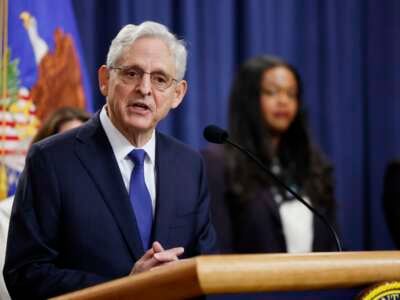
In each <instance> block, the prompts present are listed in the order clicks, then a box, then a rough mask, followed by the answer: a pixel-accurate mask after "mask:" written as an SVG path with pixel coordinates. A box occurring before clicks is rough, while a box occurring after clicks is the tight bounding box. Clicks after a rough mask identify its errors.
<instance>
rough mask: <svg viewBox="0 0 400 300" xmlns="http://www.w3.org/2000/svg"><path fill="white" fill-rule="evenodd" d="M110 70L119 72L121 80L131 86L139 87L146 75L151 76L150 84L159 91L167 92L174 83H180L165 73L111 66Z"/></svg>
mask: <svg viewBox="0 0 400 300" xmlns="http://www.w3.org/2000/svg"><path fill="white" fill-rule="evenodd" d="M109 68H110V69H113V70H118V71H119V72H118V75H119V77H120V78H121V80H122V81H123V82H124V83H126V84H129V85H137V84H139V83H140V82H142V80H143V76H144V74H149V75H150V82H151V85H152V86H153V87H154V88H156V89H157V90H160V91H165V90H166V89H168V88H169V87H170V86H171V85H172V82H174V81H176V82H177V81H178V80H176V79H175V78H173V77H172V76H170V75H168V74H165V73H163V72H151V73H149V72H145V71H143V70H142V69H140V68H135V67H114V66H111V67H109Z"/></svg>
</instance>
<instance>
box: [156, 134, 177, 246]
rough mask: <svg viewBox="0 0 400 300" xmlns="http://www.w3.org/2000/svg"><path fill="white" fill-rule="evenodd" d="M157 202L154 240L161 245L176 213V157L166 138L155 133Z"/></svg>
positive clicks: (165, 239)
mask: <svg viewBox="0 0 400 300" xmlns="http://www.w3.org/2000/svg"><path fill="white" fill-rule="evenodd" d="M156 143H157V144H156V171H157V201H156V203H157V204H156V214H155V222H154V230H153V236H154V240H157V241H159V242H160V243H161V244H166V243H167V241H168V232H169V226H170V223H171V221H172V220H173V218H174V212H175V211H176V209H175V207H176V193H178V192H179V191H176V190H175V188H174V185H173V183H174V182H175V180H176V174H175V168H174V165H175V164H176V155H174V151H173V149H172V148H171V143H168V140H167V138H166V137H165V136H164V135H162V134H160V133H157V140H156Z"/></svg>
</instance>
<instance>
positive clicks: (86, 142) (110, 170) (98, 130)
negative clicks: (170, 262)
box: [76, 114, 144, 259]
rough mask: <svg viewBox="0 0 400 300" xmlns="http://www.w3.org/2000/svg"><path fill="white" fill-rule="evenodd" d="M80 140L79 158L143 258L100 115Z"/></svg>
mask: <svg viewBox="0 0 400 300" xmlns="http://www.w3.org/2000/svg"><path fill="white" fill-rule="evenodd" d="M77 139H78V141H77V146H76V153H77V155H78V157H79V159H80V160H81V162H82V164H83V165H85V167H86V169H87V171H88V173H89V174H90V176H91V177H92V179H93V181H94V182H95V184H96V186H97V188H98V189H99V191H100V193H101V195H102V196H103V199H104V201H105V203H106V205H107V207H108V208H109V209H110V211H111V213H112V215H113V217H114V219H115V221H116V223H117V225H118V227H119V229H120V231H121V233H122V236H123V237H124V239H125V241H126V243H127V244H128V248H129V249H130V251H131V253H132V255H133V256H134V257H135V258H136V259H139V258H140V257H141V256H142V255H143V254H144V250H143V246H142V242H141V239H140V234H139V232H138V227H137V225H136V218H135V214H134V213H133V210H132V207H131V205H130V201H129V195H128V192H127V191H126V188H125V186H124V183H123V179H122V175H121V172H120V170H119V167H118V163H117V161H116V159H115V156H114V153H113V151H112V147H111V145H110V143H109V141H108V138H107V136H106V134H105V132H104V130H103V128H102V126H101V124H100V118H99V114H97V115H96V117H94V118H92V119H91V120H90V121H89V123H88V124H87V125H84V126H82V128H81V130H80V131H79V132H78V135H77ZM100 230H101V229H100Z"/></svg>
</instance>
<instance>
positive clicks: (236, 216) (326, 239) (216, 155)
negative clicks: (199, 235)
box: [202, 146, 336, 253]
mask: <svg viewBox="0 0 400 300" xmlns="http://www.w3.org/2000/svg"><path fill="white" fill-rule="evenodd" d="M202 154H203V157H204V159H205V163H206V169H207V177H208V186H209V190H210V195H211V212H212V217H213V224H214V226H215V229H216V232H217V236H218V241H219V242H220V245H219V247H220V249H221V251H224V252H227V253H229V252H238V253H263V252H271V253H272V252H286V251H287V250H286V243H285V237H284V234H283V229H282V223H281V219H280V215H279V208H278V205H277V203H276V201H275V200H274V199H273V197H272V195H271V193H270V191H269V189H267V188H266V189H258V190H256V191H253V195H254V196H253V197H252V198H251V199H250V200H249V201H246V202H245V203H242V204H240V206H238V204H237V203H238V201H235V199H232V198H228V197H227V196H226V194H225V192H226V185H225V180H224V172H225V166H224V151H223V147H220V146H213V147H210V148H207V149H205V150H203V151H202ZM311 201H312V199H311ZM313 205H314V207H315V208H316V209H317V210H318V211H319V212H321V213H322V214H324V215H325V216H326V217H327V218H328V220H329V221H330V222H331V223H332V224H333V225H334V226H336V221H335V211H334V210H332V209H331V208H328V207H323V206H316V205H315V204H313ZM313 222H314V224H313V228H314V232H313V233H314V241H313V251H335V250H336V244H335V240H334V238H333V237H332V235H331V233H330V232H329V229H328V228H327V227H326V226H325V224H324V223H323V222H322V221H321V220H320V219H319V218H318V217H315V216H314V221H313Z"/></svg>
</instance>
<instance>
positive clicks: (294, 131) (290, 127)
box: [203, 56, 336, 253]
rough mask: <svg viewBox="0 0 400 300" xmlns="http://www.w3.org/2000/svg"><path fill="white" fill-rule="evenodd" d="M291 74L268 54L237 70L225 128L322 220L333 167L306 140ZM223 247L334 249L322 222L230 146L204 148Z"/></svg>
mask: <svg viewBox="0 0 400 300" xmlns="http://www.w3.org/2000/svg"><path fill="white" fill-rule="evenodd" d="M301 94H302V86H301V80H300V77H299V75H298V72H297V71H296V70H295V69H294V67H292V66H291V65H289V64H288V63H286V62H285V61H283V60H281V59H279V58H276V57H271V56H259V57H255V58H252V59H250V60H249V61H247V62H246V63H244V64H243V65H242V67H241V68H240V70H239V72H238V74H237V76H236V78H235V80H234V83H233V86H232V89H231V94H230V108H229V133H230V138H231V139H232V140H233V141H237V142H239V143H240V144H241V145H243V146H244V147H245V148H246V149H248V150H249V151H250V152H252V153H253V154H255V155H256V156H257V157H259V158H260V159H261V161H262V162H263V163H264V164H265V165H266V166H267V167H269V169H270V170H271V171H272V172H273V173H274V174H275V175H276V176H278V177H279V178H280V179H281V180H283V181H284V182H285V183H286V184H287V185H288V186H290V187H291V188H292V189H293V190H295V191H296V192H297V193H298V194H300V195H301V196H302V197H303V198H304V199H306V201H308V202H309V203H310V204H311V205H312V206H314V207H315V208H316V209H317V210H318V211H319V212H320V213H322V214H324V215H325V216H326V217H327V218H328V220H329V221H330V222H331V223H333V224H336V222H335V218H336V217H335V211H336V209H335V200H334V195H333V193H334V190H333V183H332V168H331V166H330V164H329V163H328V162H327V161H326V159H325V158H324V157H323V155H322V154H321V152H320V151H319V150H318V148H316V147H315V145H314V144H313V143H312V141H311V137H310V135H309V133H308V130H307V126H306V121H305V115H304V111H303V108H302V101H301ZM203 154H204V157H205V161H206V165H207V172H208V177H209V189H210V194H211V210H212V215H213V223H214V224H215V227H216V230H217V233H218V237H219V241H220V248H221V249H222V251H223V252H240V253H257V252H310V251H332V250H335V249H336V248H335V240H334V239H333V238H332V237H331V234H330V233H329V232H328V228H327V227H326V226H325V224H323V223H322V221H321V220H319V219H318V218H315V217H314V216H313V214H312V213H311V212H310V211H309V210H308V209H307V208H306V207H305V206H304V205H303V204H301V203H300V202H298V201H297V200H295V199H293V198H292V196H291V195H290V194H288V193H287V192H286V191H285V190H284V189H282V188H281V187H280V186H277V185H275V182H274V181H273V180H272V179H271V178H270V177H269V176H268V175H267V174H265V172H263V171H262V170H261V169H260V168H259V167H258V166H257V165H256V164H255V163H254V162H252V161H250V160H249V159H248V158H247V157H246V156H244V155H243V154H242V153H240V152H238V151H237V150H236V149H234V148H231V147H230V146H229V145H226V146H215V147H210V148H208V149H207V150H205V151H204V152H203Z"/></svg>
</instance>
